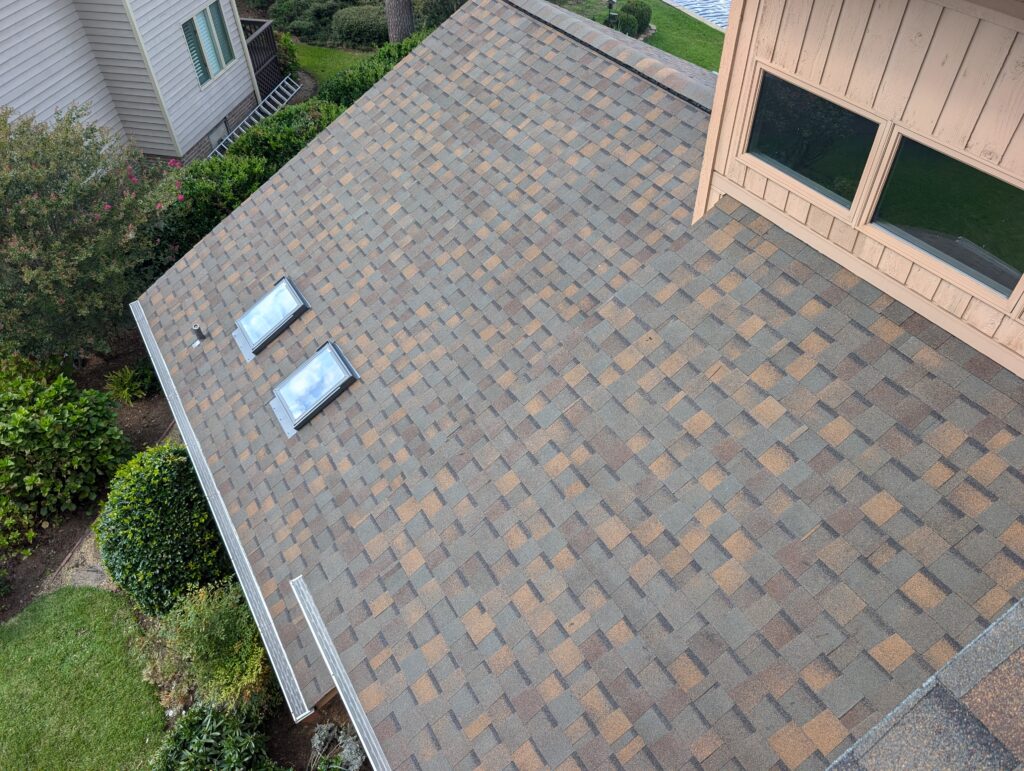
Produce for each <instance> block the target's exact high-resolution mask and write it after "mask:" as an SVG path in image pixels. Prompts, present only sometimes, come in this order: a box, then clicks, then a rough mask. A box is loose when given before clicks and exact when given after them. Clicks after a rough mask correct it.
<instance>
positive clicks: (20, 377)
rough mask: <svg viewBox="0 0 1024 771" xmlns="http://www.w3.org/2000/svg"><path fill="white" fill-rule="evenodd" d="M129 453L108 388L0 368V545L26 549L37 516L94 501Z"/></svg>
mask: <svg viewBox="0 0 1024 771" xmlns="http://www.w3.org/2000/svg"><path fill="white" fill-rule="evenodd" d="M127 453H128V443H127V440H126V439H125V436H124V434H123V433H121V429H120V428H118V427H117V417H116V415H115V413H114V405H113V403H112V402H111V400H110V397H108V396H107V395H106V394H104V393H101V392H99V391H89V390H84V391H80V390H79V389H78V388H77V387H76V386H75V384H74V383H73V382H71V380H70V379H69V378H67V377H65V376H63V375H59V376H57V377H55V378H53V379H52V380H49V381H48V380H46V379H43V378H41V377H38V376H37V377H32V376H29V375H25V374H21V372H19V371H18V368H17V367H11V368H10V369H7V368H0V552H3V551H5V550H7V549H24V548H25V547H26V546H27V545H28V544H29V543H31V542H32V540H33V539H34V538H35V535H36V533H35V527H36V525H37V524H38V523H39V522H40V521H42V520H44V519H49V518H53V517H55V516H58V515H59V514H61V513H64V512H68V511H73V510H74V509H76V508H78V507H79V506H82V505H84V504H86V503H89V502H90V501H95V500H96V499H97V498H98V497H99V496H100V494H101V493H102V491H103V486H104V483H105V482H106V480H107V478H108V477H109V476H110V474H112V473H113V472H114V470H115V469H116V468H117V465H118V464H119V463H120V462H121V461H122V460H123V459H124V457H125V456H126V455H127Z"/></svg>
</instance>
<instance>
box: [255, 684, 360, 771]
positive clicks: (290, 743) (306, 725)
mask: <svg viewBox="0 0 1024 771" xmlns="http://www.w3.org/2000/svg"><path fill="white" fill-rule="evenodd" d="M320 723H336V724H338V725H340V726H342V727H345V726H347V725H349V724H350V722H349V719H348V713H347V712H345V706H344V705H343V704H342V703H341V699H340V698H338V697H337V696H335V697H334V698H333V699H331V700H330V701H329V702H327V704H325V705H324V706H323V707H321V708H318V709H316V710H315V711H314V712H313V714H312V715H310V716H309V717H308V718H306V720H304V721H303V722H302V723H299V724H297V725H296V724H295V723H294V722H293V721H292V716H291V713H290V712H289V711H288V707H287V706H286V705H284V704H283V703H282V704H281V705H280V706H278V707H277V708H276V709H275V710H274V711H273V712H271V713H270V714H269V715H268V716H267V718H266V720H265V721H264V723H263V731H264V733H266V735H267V754H269V755H270V757H271V758H272V759H273V760H275V761H277V762H278V763H280V764H281V765H283V766H287V767H288V768H296V769H305V768H306V764H307V763H308V762H309V754H310V742H311V741H312V739H313V731H315V730H316V727H317V725H319V724H320ZM363 768H364V769H369V768H370V765H369V762H367V763H364V764H363Z"/></svg>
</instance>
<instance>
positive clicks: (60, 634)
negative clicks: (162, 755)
mask: <svg viewBox="0 0 1024 771" xmlns="http://www.w3.org/2000/svg"><path fill="white" fill-rule="evenodd" d="M135 634H136V625H135V620H134V618H133V617H132V614H131V611H130V610H129V604H128V601H127V600H126V599H125V598H124V597H122V596H120V595H117V594H112V593H111V592H106V591H103V590H102V589H92V588H73V589H61V590H60V591H58V592H55V593H54V594H51V595H48V596H46V597H43V598H42V599H39V600H36V601H35V602H33V603H32V604H31V605H29V606H28V607H27V608H26V609H25V610H24V611H22V612H21V613H20V614H19V615H18V616H16V617H15V618H13V619H11V620H10V621H9V622H7V623H6V624H3V625H0V768H5V769H6V768H11V769H28V768H68V769H103V771H106V770H107V769H133V768H141V767H143V766H144V765H145V763H146V761H147V760H148V758H149V756H150V755H152V753H153V751H154V750H155V749H156V747H157V746H158V745H159V743H160V739H161V736H162V734H163V730H164V715H163V710H162V709H161V707H160V703H159V701H158V700H157V695H156V691H155V690H154V688H153V687H152V686H151V685H149V684H148V683H146V682H145V681H143V679H142V664H141V662H140V661H139V660H138V658H137V657H136V656H135V655H134V654H133V653H132V652H131V650H130V647H129V646H130V643H131V640H132V638H133V637H134V636H135Z"/></svg>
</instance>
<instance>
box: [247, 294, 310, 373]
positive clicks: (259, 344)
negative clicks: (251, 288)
mask: <svg viewBox="0 0 1024 771" xmlns="http://www.w3.org/2000/svg"><path fill="white" fill-rule="evenodd" d="M281 284H285V285H287V287H288V289H289V290H290V292H291V293H292V294H293V295H294V296H295V297H296V298H298V301H299V304H298V306H297V307H296V309H295V310H294V311H292V312H291V313H289V314H288V315H287V316H285V317H284V318H282V319H281V321H280V322H278V323H277V325H275V326H274V327H273V328H272V329H271V330H270V331H269V332H268V333H267V334H266V335H264V336H263V337H262V338H260V339H259V340H251V339H250V338H249V335H248V333H247V332H246V331H245V329H244V328H243V327H242V324H241V321H242V319H244V318H245V317H246V316H247V315H249V313H251V312H252V311H253V309H254V308H256V306H257V305H259V304H260V303H261V302H263V301H264V300H266V299H267V297H269V296H270V294H271V292H273V291H274V290H275V289H277V287H279V286H280V285H281ZM307 310H309V302H308V301H307V300H306V298H305V297H304V296H303V294H302V292H300V291H299V288H298V287H297V286H295V282H294V281H292V280H291V279H290V278H289V277H288V276H285V277H284V278H279V279H278V280H277V281H275V282H274V284H273V286H271V287H270V289H268V290H266V291H265V292H263V294H261V295H260V296H259V297H258V298H257V299H256V300H255V301H254V302H253V303H252V304H251V305H249V306H248V307H247V308H246V309H245V311H244V312H243V313H242V314H241V315H240V316H238V318H236V319H235V329H234V331H233V332H232V337H234V338H235V342H236V343H238V347H239V348H240V349H241V351H242V355H243V356H244V357H245V360H246V361H252V360H253V359H254V358H256V355H257V354H259V353H260V351H262V350H264V349H265V348H266V347H267V346H268V345H270V344H271V343H272V342H274V340H276V339H277V338H278V337H279V336H280V335H281V333H282V332H284V331H285V330H286V329H287V328H288V327H289V326H291V324H292V322H293V321H295V319H297V318H299V317H300V316H301V315H302V314H303V313H305V312H306V311H307Z"/></svg>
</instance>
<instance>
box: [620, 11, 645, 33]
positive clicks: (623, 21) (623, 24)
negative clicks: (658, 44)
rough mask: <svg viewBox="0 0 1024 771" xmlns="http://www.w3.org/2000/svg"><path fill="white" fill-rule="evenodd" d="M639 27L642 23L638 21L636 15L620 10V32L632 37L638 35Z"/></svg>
mask: <svg viewBox="0 0 1024 771" xmlns="http://www.w3.org/2000/svg"><path fill="white" fill-rule="evenodd" d="M639 28H640V24H639V22H637V20H636V16H634V15H633V14H631V13H625V12H623V11H620V12H619V32H621V33H622V34H623V35H629V36H630V37H637V35H638V34H639V32H638V30H639Z"/></svg>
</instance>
